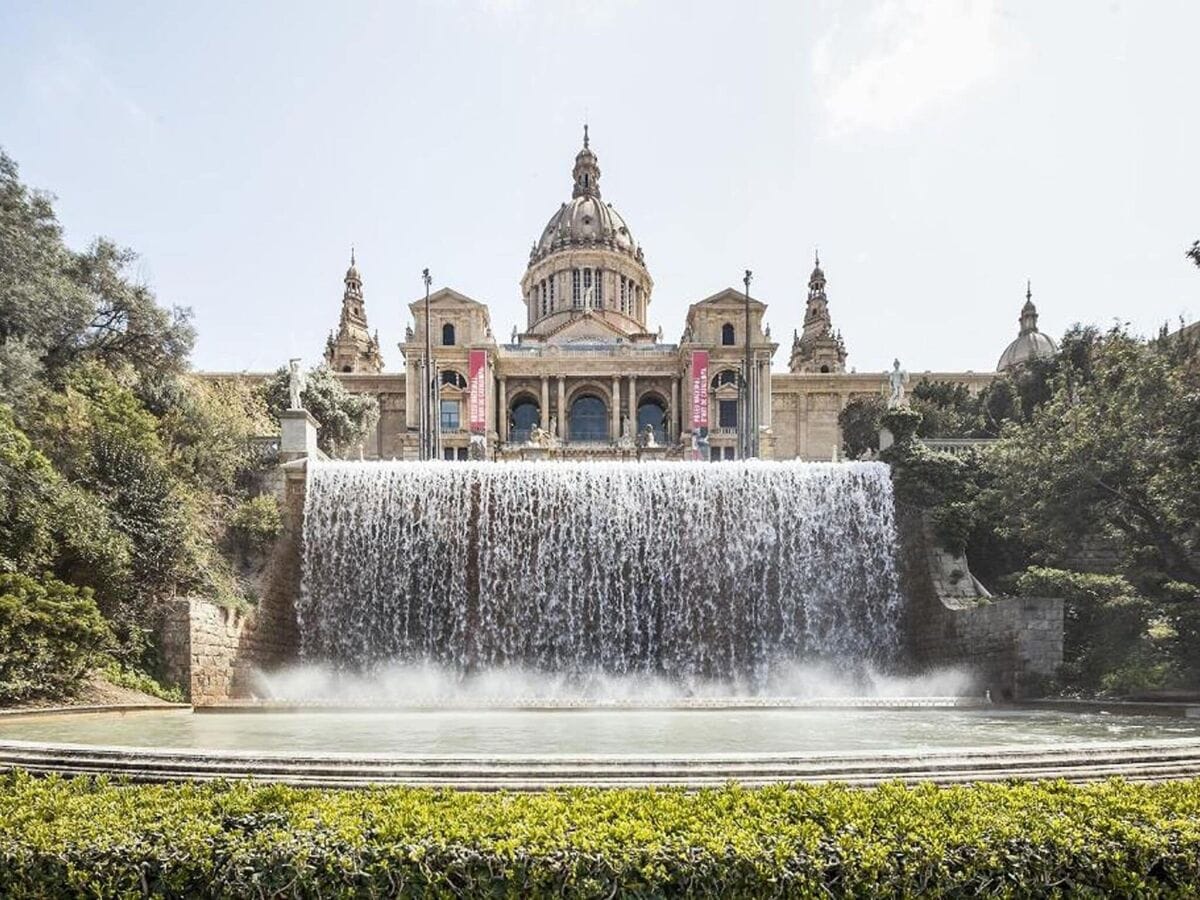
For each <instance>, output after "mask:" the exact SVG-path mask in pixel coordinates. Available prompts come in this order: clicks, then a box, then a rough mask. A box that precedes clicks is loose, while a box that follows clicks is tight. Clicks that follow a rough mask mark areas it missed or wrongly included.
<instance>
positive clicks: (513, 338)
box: [510, 325, 517, 344]
mask: <svg viewBox="0 0 1200 900" xmlns="http://www.w3.org/2000/svg"><path fill="white" fill-rule="evenodd" d="M516 342H517V326H516V325H514V326H513V331H512V341H510V343H513V344H515V343H516Z"/></svg>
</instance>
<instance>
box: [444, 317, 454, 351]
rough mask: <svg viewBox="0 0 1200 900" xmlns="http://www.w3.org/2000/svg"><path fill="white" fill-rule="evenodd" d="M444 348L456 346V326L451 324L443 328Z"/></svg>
mask: <svg viewBox="0 0 1200 900" xmlns="http://www.w3.org/2000/svg"><path fill="white" fill-rule="evenodd" d="M442 346H444V347H453V346H454V326H453V325H451V324H450V323H449V322H447V323H446V324H445V325H443V326H442Z"/></svg>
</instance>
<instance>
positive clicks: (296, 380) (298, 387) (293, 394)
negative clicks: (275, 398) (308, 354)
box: [288, 359, 308, 409]
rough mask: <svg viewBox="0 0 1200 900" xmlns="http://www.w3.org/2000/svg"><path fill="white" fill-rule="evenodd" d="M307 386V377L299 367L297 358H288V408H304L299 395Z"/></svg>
mask: <svg viewBox="0 0 1200 900" xmlns="http://www.w3.org/2000/svg"><path fill="white" fill-rule="evenodd" d="M306 387H308V379H307V378H306V377H305V375H304V372H303V371H302V370H301V369H300V360H299V359H289V360H288V409H304V406H303V405H302V404H301V403H300V395H301V394H302V393H304V389H305V388H306Z"/></svg>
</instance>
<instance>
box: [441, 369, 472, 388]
mask: <svg viewBox="0 0 1200 900" xmlns="http://www.w3.org/2000/svg"><path fill="white" fill-rule="evenodd" d="M441 382H442V384H447V385H449V386H450V387H456V388H460V389H462V390H466V388H467V379H466V376H465V375H463V374H462V373H461V372H455V371H454V370H453V369H442V373H441Z"/></svg>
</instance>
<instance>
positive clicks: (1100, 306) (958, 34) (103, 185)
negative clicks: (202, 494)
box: [0, 0, 1200, 372]
mask: <svg viewBox="0 0 1200 900" xmlns="http://www.w3.org/2000/svg"><path fill="white" fill-rule="evenodd" d="M1197 34H1200V3H1198V2H1195V0H1144V2H1141V0H1139V2H1132V0H1125V2H1093V0H1087V2H1084V0H1079V2H1066V0H1022V2H1004V0H991V2H989V0H979V2H969V0H860V2H834V0H828V2H801V0H784V2H778V3H767V2H729V0H721V2H696V0H687V2H682V0H681V2H666V0H659V2H651V0H641V2H639V0H615V2H598V0H592V2H586V0H545V2H535V0H457V2H449V0H447V2H432V0H424V2H410V3H398V2H379V3H369V2H354V3H332V2H329V3H323V4H317V3H300V2H294V0H287V2H275V3H267V2H253V3H252V2H227V3H213V2H204V3H179V2H161V0H153V2H145V3H132V2H127V3H115V2H114V3H94V2H80V3H49V2H48V3H35V2H27V0H0V86H2V89H0V146H2V147H3V148H4V149H5V150H6V151H7V152H8V153H9V155H11V156H13V157H14V158H15V159H16V160H17V162H18V163H19V164H20V166H21V172H22V177H23V178H24V180H25V181H26V182H27V183H30V184H32V185H34V186H37V187H42V188H46V189H48V190H50V191H52V192H54V193H55V194H57V195H58V198H59V199H58V204H57V209H58V213H59V216H60V218H61V221H62V223H63V225H64V227H65V229H66V232H67V236H68V239H69V241H70V242H71V243H72V244H74V245H78V246H82V245H84V244H86V243H87V242H88V241H89V240H90V239H91V238H92V237H93V236H95V235H97V234H105V235H108V236H110V237H112V238H114V239H115V240H116V241H118V242H119V243H121V244H124V245H128V246H131V247H133V248H134V249H135V250H137V251H138V252H139V253H140V254H141V256H142V260H141V263H140V266H139V269H138V275H139V277H141V278H144V279H145V280H146V281H147V282H148V283H149V284H150V285H151V286H153V288H154V289H155V290H156V291H157V293H158V296H159V298H160V300H161V301H162V302H164V303H170V304H179V305H184V306H190V307H192V309H193V310H194V312H195V318H196V324H197V326H198V328H199V341H198V344H197V347H196V352H195V356H194V362H195V365H196V366H197V367H198V368H201V369H219V370H241V369H251V370H256V369H266V368H274V367H276V366H278V365H280V364H282V363H283V361H284V360H285V359H286V358H287V357H289V356H292V355H301V356H304V357H305V358H307V359H308V360H310V361H312V362H316V361H317V360H318V358H319V356H320V354H321V352H322V350H323V347H324V338H325V335H326V334H327V333H328V331H329V330H330V329H331V328H333V327H335V326H336V324H337V318H338V312H339V308H340V301H341V292H342V275H343V273H344V272H345V269H346V265H347V263H348V256H349V250H350V246H351V244H353V245H354V246H355V247H356V248H357V255H358V262H359V267H360V269H361V270H362V272H363V278H364V290H365V296H366V308H367V315H368V318H369V320H370V323H371V325H372V327H377V328H378V329H379V331H380V337H381V339H382V342H383V349H384V357H385V362H386V365H387V368H388V369H389V370H398V369H400V368H401V358H400V354H399V351H398V350H397V349H396V343H397V341H399V340H401V339H402V333H403V330H404V325H405V323H406V321H407V318H408V313H407V307H406V304H407V303H408V302H409V301H411V300H414V299H416V298H417V297H418V296H419V295H420V293H421V291H422V287H421V281H420V273H421V269H422V268H423V267H425V266H428V267H429V268H430V269H431V270H432V273H433V277H434V287H435V288H437V287H442V286H449V287H453V288H455V289H456V290H458V291H461V292H463V293H465V294H467V295H469V296H471V297H474V298H475V299H477V300H481V301H483V302H486V303H488V304H489V305H490V307H491V313H492V324H493V329H494V331H495V334H496V335H497V337H499V338H502V339H504V340H507V338H508V335H509V332H510V331H511V329H512V326H513V325H514V324H516V323H518V322H523V321H524V318H523V309H522V306H521V302H520V289H519V285H518V282H519V279H520V277H521V274H522V272H523V271H524V267H525V264H526V262H527V260H528V253H529V246H530V243H531V242H532V241H533V240H534V239H535V238H536V237H537V236H538V235H539V234H540V233H541V230H542V228H543V227H544V225H545V223H546V220H547V219H548V218H549V217H550V215H551V214H552V213H553V212H554V211H555V210H556V209H557V208H558V206H559V204H560V203H561V202H563V201H564V200H566V199H568V198H569V196H570V189H571V165H572V162H573V159H574V155H575V153H576V152H577V151H578V149H579V146H580V141H581V130H582V124H583V121H584V118H585V116H586V118H587V119H588V121H589V122H590V125H591V135H592V148H593V150H595V151H596V153H597V155H598V156H599V160H600V166H601V169H602V171H603V177H602V181H601V189H602V192H603V196H604V199H605V200H607V201H609V202H612V203H613V205H614V206H615V207H616V208H617V209H618V210H619V211H620V212H621V213H622V215H623V216H624V217H625V219H626V221H627V222H628V223H629V225H630V228H631V230H632V232H633V234H634V237H635V238H636V239H637V240H638V241H639V242H640V243H641V244H642V246H643V248H644V250H645V253H646V262H647V265H648V267H649V269H650V274H651V276H652V277H653V278H654V280H655V288H654V294H653V297H652V303H651V306H650V327H651V328H652V329H653V328H655V327H657V325H659V324H661V325H662V326H663V329H664V333H665V337H666V339H667V340H668V341H675V340H677V339H678V337H679V334H680V331H681V330H682V325H683V317H684V314H685V311H686V308H687V305H688V304H689V303H691V302H695V301H696V300H700V299H702V298H704V297H707V296H709V295H710V294H713V293H715V292H717V291H718V290H721V289H722V288H724V287H727V286H740V284H741V275H742V271H743V270H744V269H746V268H750V269H753V270H754V283H753V293H754V295H755V296H757V297H759V298H760V299H762V300H764V301H766V302H767V303H769V304H770V310H769V311H768V322H769V323H770V325H771V327H772V331H773V334H774V336H775V338H776V339H777V340H778V341H779V342H780V343H781V345H782V346H781V347H780V350H779V352H778V354H777V355H776V357H775V366H776V368H777V369H778V368H783V367H785V366H786V364H787V353H788V347H789V346H790V337H791V333H792V329H793V328H796V327H798V326H799V325H800V322H801V319H802V317H803V312H804V297H805V291H806V287H805V285H806V282H807V278H808V274H809V271H810V269H811V267H812V255H813V248H814V247H815V246H819V247H820V252H821V260H822V264H823V267H824V269H825V272H826V275H827V276H828V279H829V285H828V292H829V300H830V310H831V313H832V316H833V322H834V326H835V327H837V328H839V329H840V330H841V331H842V333H843V335H844V337H845V340H846V343H847V346H848V349H849V352H850V359H849V365H851V366H854V367H856V368H857V369H858V370H859V371H881V370H883V369H885V368H888V367H889V366H890V363H891V360H892V358H893V357H896V356H898V357H899V358H900V359H901V361H902V363H903V365H904V366H905V368H907V369H909V370H911V371H915V372H919V371H924V370H928V369H932V370H960V369H963V370H965V369H973V370H976V371H980V370H990V369H992V368H993V367H994V366H995V363H996V359H997V358H998V356H999V355H1000V352H1001V351H1002V350H1003V349H1004V347H1005V345H1006V344H1007V343H1008V341H1009V340H1011V339H1012V338H1013V337H1015V335H1016V333H1017V316H1018V313H1019V310H1020V307H1021V304H1022V302H1023V301H1024V296H1023V295H1024V291H1025V279H1026V278H1031V279H1032V280H1033V292H1034V300H1035V301H1036V302H1037V304H1038V308H1039V311H1040V312H1041V314H1042V319H1041V325H1042V330H1044V331H1046V332H1048V333H1049V334H1051V335H1053V336H1055V337H1057V336H1058V335H1059V334H1061V332H1062V331H1063V330H1064V329H1065V328H1066V327H1067V326H1069V325H1070V324H1071V323H1073V322H1076V321H1084V322H1092V323H1097V324H1101V325H1108V324H1111V323H1112V322H1113V321H1115V320H1121V321H1127V322H1129V323H1130V324H1131V325H1132V326H1133V328H1134V329H1136V330H1138V331H1140V332H1142V333H1149V332H1153V331H1154V330H1156V329H1157V327H1158V326H1159V325H1160V324H1161V323H1162V322H1163V321H1164V320H1172V321H1174V320H1177V319H1178V318H1179V317H1180V316H1184V317H1185V318H1186V319H1187V320H1189V321H1192V320H1195V319H1196V318H1200V270H1198V269H1196V268H1195V267H1194V266H1193V265H1191V264H1190V262H1189V261H1188V260H1187V259H1185V257H1184V251H1185V250H1186V249H1187V247H1189V246H1190V245H1191V243H1192V241H1194V240H1196V239H1198V238H1200V171H1198V170H1200V111H1198V110H1197V108H1196V91H1197V86H1198V85H1200V51H1198V50H1197V48H1196V43H1195V42H1196V35H1197Z"/></svg>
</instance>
